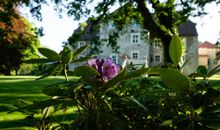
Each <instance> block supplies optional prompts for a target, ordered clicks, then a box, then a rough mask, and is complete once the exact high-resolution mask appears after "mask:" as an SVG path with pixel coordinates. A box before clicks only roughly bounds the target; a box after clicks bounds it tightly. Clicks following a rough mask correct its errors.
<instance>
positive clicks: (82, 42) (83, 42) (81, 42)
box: [78, 41, 86, 48]
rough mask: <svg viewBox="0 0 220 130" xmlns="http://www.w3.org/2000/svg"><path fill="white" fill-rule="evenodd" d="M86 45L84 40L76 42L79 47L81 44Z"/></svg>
mask: <svg viewBox="0 0 220 130" xmlns="http://www.w3.org/2000/svg"><path fill="white" fill-rule="evenodd" d="M85 45H86V42H85V41H79V42H78V48H81V47H83V46H85Z"/></svg>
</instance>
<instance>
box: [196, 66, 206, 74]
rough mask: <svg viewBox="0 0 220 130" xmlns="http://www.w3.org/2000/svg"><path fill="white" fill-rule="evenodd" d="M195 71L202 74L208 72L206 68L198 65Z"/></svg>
mask: <svg viewBox="0 0 220 130" xmlns="http://www.w3.org/2000/svg"><path fill="white" fill-rule="evenodd" d="M197 72H198V73H199V74H201V75H202V76H206V75H207V74H208V69H207V68H206V67H205V66H202V65H201V66H198V68H197Z"/></svg>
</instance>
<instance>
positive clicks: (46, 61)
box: [24, 58, 53, 64]
mask: <svg viewBox="0 0 220 130" xmlns="http://www.w3.org/2000/svg"><path fill="white" fill-rule="evenodd" d="M48 62H53V61H52V60H50V59H45V58H41V59H30V60H25V61H24V63H26V64H39V63H48Z"/></svg>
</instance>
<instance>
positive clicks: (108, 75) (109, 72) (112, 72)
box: [88, 58, 120, 82]
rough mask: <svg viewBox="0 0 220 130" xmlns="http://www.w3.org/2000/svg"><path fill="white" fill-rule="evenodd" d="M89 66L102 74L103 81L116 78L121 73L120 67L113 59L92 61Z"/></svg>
mask: <svg viewBox="0 0 220 130" xmlns="http://www.w3.org/2000/svg"><path fill="white" fill-rule="evenodd" d="M88 65H89V66H92V67H93V68H94V69H96V70H97V71H98V72H99V73H100V74H101V78H102V80H103V81H105V82H107V81H108V80H110V79H112V78H114V77H115V76H116V75H117V74H118V73H119V72H120V66H118V65H117V64H115V63H114V62H113V61H112V59H110V58H108V59H107V60H104V59H90V60H89V61H88Z"/></svg>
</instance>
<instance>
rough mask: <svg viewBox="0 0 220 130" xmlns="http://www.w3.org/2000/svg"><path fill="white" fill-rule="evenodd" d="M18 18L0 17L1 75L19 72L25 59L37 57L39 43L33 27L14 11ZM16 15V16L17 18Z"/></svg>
mask: <svg viewBox="0 0 220 130" xmlns="http://www.w3.org/2000/svg"><path fill="white" fill-rule="evenodd" d="M13 14H15V15H16V17H13V16H11V17H8V19H7V20H6V19H4V18H3V17H2V16H0V18H1V21H0V32H1V33H0V53H1V55H0V73H2V74H5V75H10V74H11V71H12V70H15V71H16V74H17V71H18V69H19V68H20V66H21V64H22V62H23V60H24V59H26V58H28V57H33V56H36V55H37V47H38V46H39V41H38V39H37V36H36V35H35V33H34V30H33V27H32V25H31V24H30V23H29V22H28V21H27V19H25V18H24V17H22V16H19V13H18V11H17V10H16V9H14V12H13ZM15 15H14V16H15Z"/></svg>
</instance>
